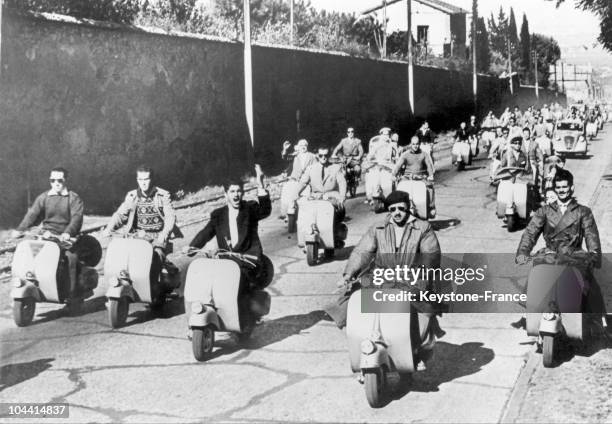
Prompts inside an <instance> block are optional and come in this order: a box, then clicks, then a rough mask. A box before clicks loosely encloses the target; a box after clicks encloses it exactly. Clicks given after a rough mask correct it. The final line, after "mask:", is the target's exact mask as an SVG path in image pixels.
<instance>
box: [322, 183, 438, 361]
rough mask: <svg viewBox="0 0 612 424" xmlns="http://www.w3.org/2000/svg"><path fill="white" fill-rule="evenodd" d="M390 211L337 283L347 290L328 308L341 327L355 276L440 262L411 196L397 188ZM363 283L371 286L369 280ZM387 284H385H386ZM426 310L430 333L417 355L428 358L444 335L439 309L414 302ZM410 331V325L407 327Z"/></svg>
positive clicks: (422, 284) (423, 284)
mask: <svg viewBox="0 0 612 424" xmlns="http://www.w3.org/2000/svg"><path fill="white" fill-rule="evenodd" d="M385 206H386V207H387V210H388V211H389V215H388V217H387V218H386V219H385V221H384V223H382V224H376V225H374V226H372V227H370V228H369V229H368V231H367V233H366V234H365V235H364V236H363V237H362V239H361V240H360V241H359V243H358V244H357V246H355V249H354V250H353V252H352V253H351V256H350V257H349V260H348V263H347V265H346V268H345V269H344V273H343V274H342V278H341V279H340V281H339V282H338V286H339V287H340V288H342V289H343V291H344V293H342V294H341V295H340V297H339V298H338V300H337V301H336V302H334V303H333V304H331V305H329V306H328V307H327V308H326V309H325V311H326V312H327V314H328V315H329V316H330V317H331V318H332V319H333V320H334V321H335V322H336V324H337V326H338V327H339V328H344V327H345V326H346V320H347V305H348V300H349V299H350V297H351V294H352V292H353V291H355V290H356V289H358V287H355V285H354V284H352V282H351V281H352V280H353V279H354V278H355V277H357V276H358V275H359V274H363V273H364V271H366V270H367V269H370V267H371V266H372V264H373V267H374V268H378V269H395V268H396V266H398V265H399V266H400V267H403V266H408V267H409V268H411V267H418V266H425V267H426V268H427V267H429V268H436V267H439V265H440V260H441V251H440V244H439V243H438V238H437V237H436V234H435V232H434V230H433V228H432V227H431V225H430V224H429V223H428V222H427V221H424V220H421V219H419V218H416V217H415V216H412V215H411V214H410V196H409V195H408V194H407V193H405V192H403V191H394V192H392V193H391V194H390V195H389V196H387V198H386V199H385ZM362 285H365V286H368V285H369V284H368V283H366V282H362ZM383 287H384V286H383ZM410 289H411V290H414V289H416V290H431V289H432V282H431V281H424V280H420V281H418V282H416V284H415V285H414V286H411V288H410ZM411 303H412V305H413V306H414V307H415V308H416V309H417V310H418V311H419V312H423V313H428V314H431V315H432V320H431V321H430V325H429V328H428V334H429V337H426V340H424V344H423V345H422V346H420V348H419V349H418V350H419V353H418V357H419V358H420V359H421V361H423V362H425V360H426V359H427V358H428V357H429V356H430V354H431V353H432V350H431V349H433V345H434V344H435V338H436V337H441V336H442V335H444V332H443V331H442V330H441V329H440V327H439V324H438V321H437V319H436V318H435V314H436V313H437V312H439V311H437V310H436V307H435V306H433V305H432V304H430V303H425V302H411ZM406 331H410V329H406Z"/></svg>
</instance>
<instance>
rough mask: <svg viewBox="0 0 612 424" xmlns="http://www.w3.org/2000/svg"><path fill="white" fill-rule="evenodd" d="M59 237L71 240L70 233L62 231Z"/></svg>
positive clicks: (62, 239) (63, 239)
mask: <svg viewBox="0 0 612 424" xmlns="http://www.w3.org/2000/svg"><path fill="white" fill-rule="evenodd" d="M59 238H60V240H61V241H68V240H70V234H68V233H62V234H60V237H59Z"/></svg>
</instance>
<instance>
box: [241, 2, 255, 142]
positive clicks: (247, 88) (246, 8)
mask: <svg viewBox="0 0 612 424" xmlns="http://www.w3.org/2000/svg"><path fill="white" fill-rule="evenodd" d="M243 16H244V112H245V115H246V121H247V126H248V127H249V135H250V137H251V146H252V147H255V140H254V138H253V74H252V63H251V4H250V0H244V3H243Z"/></svg>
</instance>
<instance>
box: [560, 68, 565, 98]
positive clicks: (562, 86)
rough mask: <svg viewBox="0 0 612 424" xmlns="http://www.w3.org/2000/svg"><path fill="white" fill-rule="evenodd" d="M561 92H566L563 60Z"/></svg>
mask: <svg viewBox="0 0 612 424" xmlns="http://www.w3.org/2000/svg"><path fill="white" fill-rule="evenodd" d="M561 92H562V93H565V72H564V69H563V62H561Z"/></svg>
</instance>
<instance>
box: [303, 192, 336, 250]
mask: <svg viewBox="0 0 612 424" xmlns="http://www.w3.org/2000/svg"><path fill="white" fill-rule="evenodd" d="M299 209H300V213H299V214H298V221H297V227H298V228H297V230H298V245H299V246H303V245H304V243H305V240H306V236H307V235H308V234H310V232H311V229H312V224H317V228H318V229H319V236H320V238H321V241H322V242H323V244H324V245H325V246H321V247H326V246H329V248H333V247H334V231H333V227H334V206H333V205H332V204H331V203H330V202H329V201H327V200H300V201H299Z"/></svg>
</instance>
